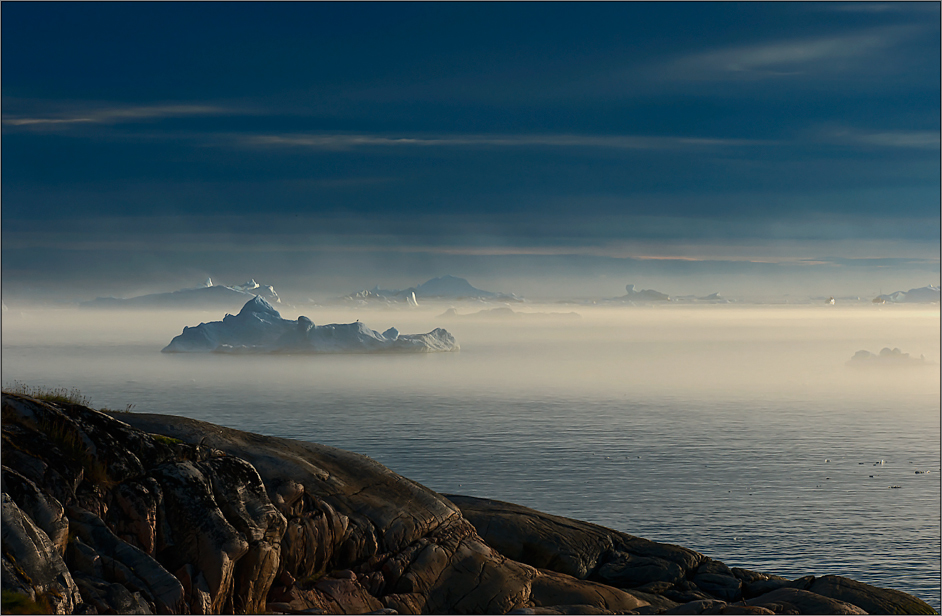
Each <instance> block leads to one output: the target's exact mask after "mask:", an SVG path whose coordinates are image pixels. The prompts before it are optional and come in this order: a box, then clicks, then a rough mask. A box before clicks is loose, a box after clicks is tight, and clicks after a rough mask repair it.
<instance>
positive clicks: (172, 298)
mask: <svg viewBox="0 0 942 616" xmlns="http://www.w3.org/2000/svg"><path fill="white" fill-rule="evenodd" d="M257 295H258V296H261V297H263V298H265V299H266V300H268V301H269V302H274V303H276V304H280V303H281V298H280V297H278V293H276V292H275V289H274V287H272V286H271V285H261V284H259V283H257V282H255V280H254V279H251V280H249V281H247V282H244V283H242V284H237V285H232V286H225V285H214V284H213V281H212V279H211V278H207V279H206V281H205V282H204V283H203V284H201V285H200V286H198V287H194V288H192V289H181V290H179V291H170V292H168V293H151V294H149V295H139V296H137V297H131V298H128V299H121V298H117V297H98V298H96V299H93V300H91V301H87V302H82V304H81V307H83V308H235V307H237V306H241V305H242V303H243V302H245V301H246V300H247V299H251V298H253V297H255V296H257Z"/></svg>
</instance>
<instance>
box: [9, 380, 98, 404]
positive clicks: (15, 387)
mask: <svg viewBox="0 0 942 616" xmlns="http://www.w3.org/2000/svg"><path fill="white" fill-rule="evenodd" d="M3 391H5V392H8V393H11V394H20V395H22V396H29V397H30V398H36V399H37V400H45V401H46V402H58V403H60V404H80V405H82V406H88V405H89V404H91V399H90V398H89V397H88V396H85V395H83V394H82V392H81V390H80V389H78V388H77V387H73V388H71V389H67V388H65V387H55V388H48V387H42V386H33V385H27V384H26V383H23V382H22V381H13V384H12V385H7V386H5V387H4V388H3Z"/></svg>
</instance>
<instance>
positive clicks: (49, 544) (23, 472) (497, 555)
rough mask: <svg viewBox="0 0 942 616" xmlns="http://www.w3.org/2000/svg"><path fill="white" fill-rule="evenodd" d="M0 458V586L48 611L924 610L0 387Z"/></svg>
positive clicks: (383, 474)
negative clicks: (0, 478)
mask: <svg viewBox="0 0 942 616" xmlns="http://www.w3.org/2000/svg"><path fill="white" fill-rule="evenodd" d="M2 457H3V579H2V582H3V588H4V590H12V591H14V592H18V593H20V594H24V595H27V596H29V597H30V598H31V599H33V600H34V601H36V602H37V603H39V604H40V605H41V606H45V607H46V608H47V609H48V610H49V611H54V612H56V613H72V612H76V613H136V614H146V613H158V612H159V613H261V612H265V611H271V612H282V613H300V612H303V611H307V613H319V612H322V613H347V614H351V613H367V612H380V613H468V614H470V613H508V612H518V613H534V614H536V613H541V614H593V613H594V614H605V613H662V612H665V611H668V610H669V611H671V613H705V612H707V611H709V612H710V613H769V611H770V606H771V607H773V608H776V609H778V612H777V613H784V612H782V610H785V611H788V610H792V611H794V610H798V611H801V610H805V611H809V610H810V611H813V610H814V609H819V608H820V607H821V606H830V607H834V606H838V607H840V609H844V610H845V611H844V612H841V613H862V611H861V610H860V606H863V605H867V606H868V607H870V608H871V609H879V610H885V611H887V612H891V611H893V610H896V611H899V610H903V609H905V610H907V611H909V612H911V613H916V612H918V611H919V610H923V611H925V612H926V613H931V610H928V608H929V606H927V605H925V604H924V603H922V602H921V601H919V600H918V599H916V598H915V597H911V596H909V595H906V594H905V593H899V592H897V591H889V590H883V589H877V588H874V587H872V586H867V585H866V584H861V583H859V582H854V581H852V580H847V579H846V578H837V577H835V576H825V577H823V578H818V579H815V578H812V577H810V576H809V577H808V578H802V579H801V580H797V581H795V582H789V581H788V580H784V578H776V577H774V576H767V575H764V574H761V573H756V572H752V571H747V570H743V569H732V570H731V569H729V568H728V567H726V566H725V565H723V564H722V563H719V562H718V561H713V560H710V559H709V558H706V557H705V556H703V555H701V554H698V553H696V552H693V551H690V550H686V549H684V548H681V547H678V546H672V545H668V544H660V543H656V542H652V541H647V540H645V539H641V538H638V537H633V536H631V535H627V534H625V533H619V532H616V531H613V530H610V529H606V528H603V527H600V526H596V525H593V524H588V523H585V522H579V521H576V520H569V519H566V518H561V517H557V516H551V515H548V514H544V513H541V512H538V511H534V510H532V509H527V508H525V507H520V506H517V505H512V504H509V503H501V502H498V501H487V500H483V499H474V498H470V497H458V496H454V497H449V498H445V497H443V496H441V495H439V494H436V493H435V492H432V491H431V490H429V489H427V488H425V487H423V486H421V485H419V484H417V483H415V482H413V481H410V480H408V479H406V478H404V477H401V476H399V475H397V474H395V473H393V472H392V471H390V470H389V469H387V468H385V467H384V466H382V465H380V464H378V463H377V462H375V461H374V460H371V459H369V458H367V457H365V456H361V455H357V454H354V453H349V452H345V451H341V450H337V449H333V448H330V447H325V446H323V445H316V444H313V443H302V442H298V441H292V440H288V439H279V438H274V437H265V436H260V435H257V434H251V433H247V432H240V431H238V430H232V429H228V428H223V427H221V426H216V425H212V424H207V423H202V422H198V421H194V420H191V419H186V418H182V417H171V416H158V415H138V414H116V415H115V416H110V415H106V414H104V413H100V412H98V411H94V410H91V409H88V408H85V407H81V406H77V405H54V404H49V403H45V402H42V401H39V400H34V399H31V398H27V397H23V396H18V395H8V394H4V396H3V451H2ZM776 593H778V594H776ZM780 595H781V596H780ZM744 596H746V597H748V598H750V599H752V600H751V601H750V603H751V604H752V605H744V604H743V603H742V599H743V597H744ZM734 603H736V604H734ZM809 606H810V607H809ZM843 606H850V607H843ZM678 609H679V610H681V611H679V612H676V611H675V610H678ZM691 610H692V611H691ZM724 610H725V611H724ZM737 610H738V611H737ZM853 610H858V611H856V612H855V611H853ZM772 611H773V612H775V611H776V610H775V609H773V610H772Z"/></svg>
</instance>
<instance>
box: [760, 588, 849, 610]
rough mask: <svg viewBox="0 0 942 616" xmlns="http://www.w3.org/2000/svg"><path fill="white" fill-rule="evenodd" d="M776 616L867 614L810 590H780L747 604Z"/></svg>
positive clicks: (845, 603) (843, 602)
mask: <svg viewBox="0 0 942 616" xmlns="http://www.w3.org/2000/svg"><path fill="white" fill-rule="evenodd" d="M746 604H747V605H757V606H759V607H764V608H766V609H770V610H772V611H773V612H775V613H776V614H866V613H867V612H866V611H865V610H863V609H861V608H859V607H857V606H856V605H853V604H850V603H847V602H845V601H839V600H837V599H831V598H829V597H825V596H823V595H819V594H817V593H813V592H811V591H808V590H800V589H798V588H779V589H778V590H773V591H772V592H769V593H766V594H764V595H761V596H759V597H756V598H755V599H750V600H749V601H747V602H746Z"/></svg>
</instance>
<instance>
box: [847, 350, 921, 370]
mask: <svg viewBox="0 0 942 616" xmlns="http://www.w3.org/2000/svg"><path fill="white" fill-rule="evenodd" d="M928 363H929V362H927V361H926V358H925V357H924V356H922V355H920V356H919V357H910V355H909V353H903V352H902V351H900V350H899V349H891V348H888V347H887V348H884V349H883V350H881V351H880V354H879V355H877V354H874V353H871V352H870V351H857V352H856V353H854V356H853V357H851V358H850V361H848V362H847V365H848V366H922V365H927V364H928Z"/></svg>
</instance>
